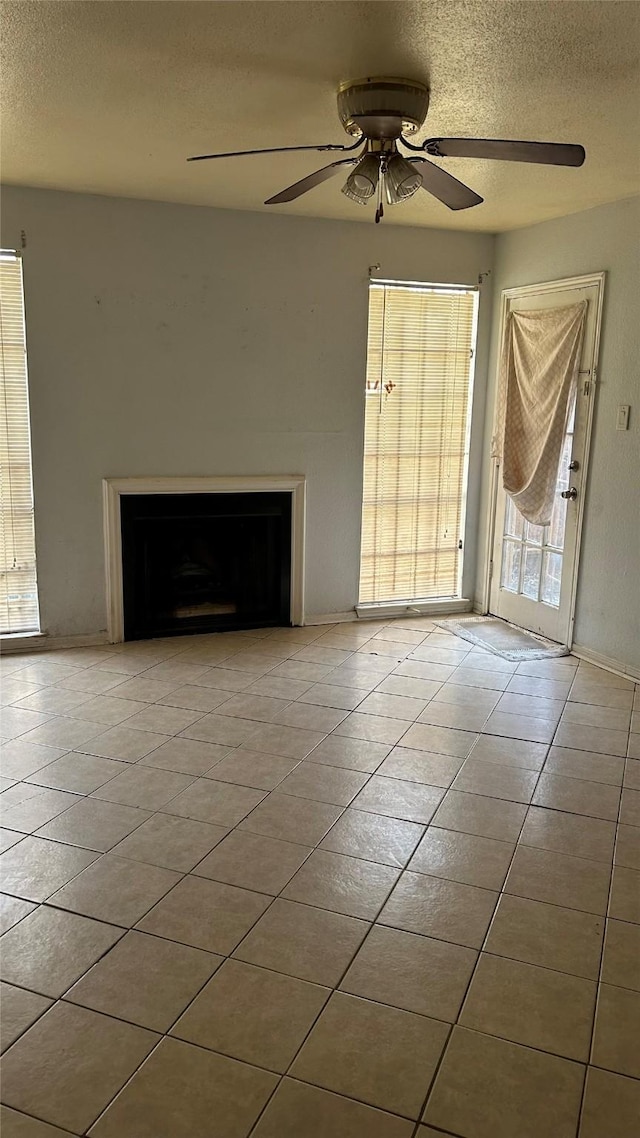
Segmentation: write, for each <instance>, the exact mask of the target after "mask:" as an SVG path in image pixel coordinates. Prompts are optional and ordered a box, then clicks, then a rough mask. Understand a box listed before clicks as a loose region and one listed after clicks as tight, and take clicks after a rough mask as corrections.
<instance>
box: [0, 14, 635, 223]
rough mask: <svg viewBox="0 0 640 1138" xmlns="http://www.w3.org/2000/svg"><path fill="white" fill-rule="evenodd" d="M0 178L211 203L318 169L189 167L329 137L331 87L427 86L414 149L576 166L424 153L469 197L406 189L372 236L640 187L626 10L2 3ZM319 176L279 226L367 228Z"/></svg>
mask: <svg viewBox="0 0 640 1138" xmlns="http://www.w3.org/2000/svg"><path fill="white" fill-rule="evenodd" d="M0 18H1V20H2V25H3V55H4V59H3V63H2V88H1V98H2V128H3V130H2V173H3V180H4V181H5V182H8V183H14V184H21V185H32V186H43V187H49V188H56V189H66V190H76V191H86V192H92V193H100V194H115V195H120V196H126V197H134V198H149V199H155V200H161V201H172V202H188V203H192V204H197V205H213V206H222V207H224V208H234V209H248V210H264V209H266V207H264V206H263V205H262V202H263V200H264V199H265V198H266V197H269V196H270V195H272V194H274V193H276V192H277V191H278V190H280V189H282V188H283V187H284V186H286V185H288V184H290V183H291V182H293V181H296V180H297V179H298V178H301V177H303V176H304V175H305V174H307V173H309V172H310V171H311V170H314V169H316V168H317V167H319V166H323V165H325V164H326V162H327V156H326V155H322V154H315V153H313V152H311V153H306V154H305V153H303V154H297V155H286V154H282V155H271V156H261V157H255V158H235V159H222V160H219V161H217V162H203V163H191V164H189V165H187V163H186V162H185V159H186V157H187V156H188V155H190V154H198V153H203V152H205V153H206V152H210V151H212V150H235V149H243V148H251V147H261V146H262V147H267V146H293V145H296V144H300V145H302V144H310V143H324V142H343V141H345V142H346V141H347V138H346V136H345V135H344V133H343V131H342V128H341V126H340V124H339V121H338V118H337V114H336V110H335V89H336V87H337V84H338V83H339V82H340V81H341V80H344V79H349V78H361V77H363V76H365V75H376V74H378V75H399V76H407V77H409V78H416V79H420V80H423V81H426V82H428V84H429V86H430V88H431V107H430V111H429V115H428V118H427V123H426V126H425V128H424V129H423V131H422V132H421V135H420V137H431V136H438V135H469V136H481V137H493V138H510V137H511V138H525V139H527V138H530V139H541V140H545V141H558V142H577V143H582V144H583V145H584V146H585V147H586V150H587V160H586V163H585V165H584V166H583V167H582V168H581V169H577V170H576V169H560V168H557V167H542V166H531V165H523V164H516V163H499V162H478V161H471V160H469V159H446V160H442V165H443V166H445V167H446V168H447V169H448V170H450V171H451V173H453V174H455V175H456V176H457V177H459V178H461V179H462V180H463V181H465V182H467V183H468V184H469V185H471V186H472V187H473V188H474V189H475V190H477V191H478V193H480V194H482V196H483V197H485V199H486V201H485V203H484V204H483V205H480V206H477V207H475V208H474V209H471V210H468V211H465V212H461V213H452V212H450V211H449V210H447V209H446V207H445V206H443V205H441V204H440V203H439V202H437V201H435V200H434V199H433V198H431V197H429V196H428V195H427V194H426V193H422V192H419V193H418V194H417V195H416V196H415V197H414V198H412V199H411V201H409V202H405V203H403V204H401V205H399V206H397V207H395V208H393V209H389V210H388V211H387V216H386V218H385V223H388V222H397V223H404V224H412V225H425V226H437V227H448V228H455V229H476V230H488V231H500V230H505V229H511V228H514V227H517V226H521V225H527V224H530V223H532V222H536V221H541V220H544V219H546V218H550V217H557V216H561V215H564V214H568V213H574V212H577V211H578V210H582V209H587V208H589V207H590V206H593V205H597V204H600V203H601V202H607V201H614V200H617V199H620V198H624V197H628V196H630V195H631V194H634V193H637V192H639V191H640V85H639V70H638V54H639V52H638V48H639V40H640V4H638V3H636V2H634V0H631V2H618V0H599V2H592V0H578V2H574V0H542V2H538V0H497V2H496V0H479V2H473V0H424V2H421V3H406V2H404V0H392V2H390V3H382V2H377V0H376V2H372V0H369V2H364V3H360V2H357V0H348V2H337V3H334V2H332V0H320V2H316V0H297V2H292V3H291V2H285V3H280V2H278V3H272V2H270V0H262V2H257V3H256V2H253V0H246V2H238V0H233V2H231V3H227V2H209V0H196V2H192V0H171V2H160V3H157V2H155V0H144V2H139V0H97V2H88V3H85V2H84V0H79V2H75V0H72V2H66V0H65V2H58V0H46V2H32V0H19V2H16V0H3V3H2V7H1V17H0ZM340 185H341V181H340V180H339V179H336V180H334V181H330V182H328V183H325V185H323V186H321V187H319V188H317V189H315V190H312V191H311V192H310V193H309V194H307V195H306V196H305V197H303V198H301V199H300V200H299V201H298V202H294V203H292V204H290V205H283V206H277V207H269V208H270V209H271V210H273V209H275V210H277V211H279V212H282V213H290V214H302V215H308V216H314V217H332V218H345V219H351V220H371V219H372V215H373V208H372V207H368V208H366V209H365V208H363V207H361V206H358V205H356V204H354V203H352V202H350V201H349V200H348V199H347V198H345V197H344V195H343V194H341V193H340Z"/></svg>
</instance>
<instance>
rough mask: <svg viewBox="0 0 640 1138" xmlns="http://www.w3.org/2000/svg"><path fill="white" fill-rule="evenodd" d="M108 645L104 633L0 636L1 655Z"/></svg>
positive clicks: (40, 633) (39, 633) (107, 637)
mask: <svg viewBox="0 0 640 1138" xmlns="http://www.w3.org/2000/svg"><path fill="white" fill-rule="evenodd" d="M104 644H109V636H108V634H107V633H106V632H93V633H89V634H88V635H85V636H48V635H47V633H46V632H36V633H33V634H32V635H30V636H21V635H19V636H0V649H1V650H2V653H3V655H4V654H5V653H11V652H51V651H52V650H53V649H58V648H101V647H102V646H103V645H104Z"/></svg>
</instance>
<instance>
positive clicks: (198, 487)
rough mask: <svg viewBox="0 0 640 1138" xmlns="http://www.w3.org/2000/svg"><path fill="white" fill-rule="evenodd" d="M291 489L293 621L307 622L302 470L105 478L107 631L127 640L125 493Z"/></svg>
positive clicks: (115, 639)
mask: <svg viewBox="0 0 640 1138" xmlns="http://www.w3.org/2000/svg"><path fill="white" fill-rule="evenodd" d="M273 491H285V492H287V491H288V492H289V493H290V494H291V623H292V624H297V625H300V624H304V525H305V491H306V483H305V479H304V477H303V476H302V475H296V474H287V475H264V476H262V475H258V476H242V477H222V478H208V477H189V478H180V477H178V478H166V477H150V478H104V479H103V480H102V499H103V507H104V547H105V571H106V586H107V633H108V638H109V642H110V643H112V644H116V643H119V642H120V641H122V640H124V609H123V593H122V536H121V519H120V498H121V496H122V495H123V494H241V493H253V494H255V493H260V492H265V493H268V492H273Z"/></svg>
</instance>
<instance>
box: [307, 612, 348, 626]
mask: <svg viewBox="0 0 640 1138" xmlns="http://www.w3.org/2000/svg"><path fill="white" fill-rule="evenodd" d="M357 619H358V617H357V614H356V611H355V609H350V610H349V612H323V613H313V614H312V615H311V616H305V618H304V621H303V624H305V625H307V624H348V623H349V622H350V621H352V620H357Z"/></svg>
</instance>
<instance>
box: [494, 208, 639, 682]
mask: <svg viewBox="0 0 640 1138" xmlns="http://www.w3.org/2000/svg"><path fill="white" fill-rule="evenodd" d="M639 238H640V198H633V199H630V200H627V201H622V202H616V203H614V204H612V205H605V206H599V207H598V208H597V209H592V210H588V211H586V212H584V213H578V214H573V215H572V216H570V217H565V218H561V219H559V220H556V221H549V222H544V223H543V224H541V225H534V226H530V227H529V228H528V229H520V230H515V231H513V232H511V233H503V234H500V235H499V237H498V238H497V243H496V259H495V269H494V274H493V283H494V306H493V327H492V336H491V358H490V364H489V389H488V393H487V411H488V413H487V423H486V432H485V444H484V462H483V492H482V500H481V508H480V516H481V518H482V519H483V521H482V526H481V530H485V526H486V520H487V514H488V504H489V502H488V482H489V471H490V458H489V444H490V436H491V426H492V424H491V414H492V408H493V401H494V397H495V377H496V362H497V353H498V343H499V335H500V329H499V316H500V304H499V301H500V291H501V290H502V289H504V288H512V287H514V286H516V285H525V284H534V283H537V282H540V281H551V280H557V279H561V278H563V277H571V276H578V275H580V274H582V273H590V272H598V271H601V270H603V269H604V270H606V273H607V277H606V281H605V296H604V313H603V324H602V340H601V347H600V360H599V377H598V384H597V391H596V404H595V417H594V426H593V435H592V449H591V458H590V470H589V475H588V485H587V497H586V503H585V520H584V527H583V534H582V552H581V560H580V573H579V579H578V597H577V609H576V624H575V634H574V635H575V643H576V645H578V646H580V647H582V648H586V649H587V650H589V651H590V652H592V653H596V654H597V655H599V656H603V657H607V658H609V659H610V660H614V661H618V662H619V663H621V664H622V665H623V666H626V667H627V668H630V669H632V670H635V671H636V672H638V671H640V303H639V301H640V288H639V285H640V278H639V273H638V270H639V269H640V242H639ZM621 403H628V404H630V405H631V419H630V429H629V430H628V431H625V432H624V433H623V432H618V431H616V429H615V420H616V408H617V406H618V404H621ZM484 541H485V533H484V532H483V533H481V535H480V541H479V546H478V548H479V550H480V557H479V564H478V579H477V587H476V589H477V591H476V595H477V599H478V600H480V598H481V595H482V584H483V577H484V569H485V563H484V557H483V555H482V554H483V550H484Z"/></svg>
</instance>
